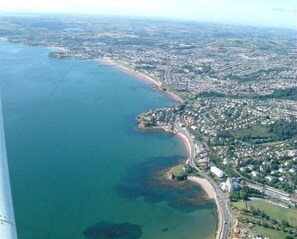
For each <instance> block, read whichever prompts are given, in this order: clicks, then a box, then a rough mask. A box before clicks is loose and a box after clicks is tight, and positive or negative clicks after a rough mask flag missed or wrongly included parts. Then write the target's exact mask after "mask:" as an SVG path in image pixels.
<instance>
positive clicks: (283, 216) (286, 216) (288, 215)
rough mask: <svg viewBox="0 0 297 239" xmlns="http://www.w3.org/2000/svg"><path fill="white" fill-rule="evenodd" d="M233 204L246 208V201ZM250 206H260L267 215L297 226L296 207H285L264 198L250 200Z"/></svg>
mask: <svg viewBox="0 0 297 239" xmlns="http://www.w3.org/2000/svg"><path fill="white" fill-rule="evenodd" d="M233 205H234V206H236V207H237V208H240V209H244V208H245V203H244V202H236V203H233ZM248 206H249V207H250V206H253V207H255V208H259V210H261V211H264V212H265V213H266V214H267V215H269V216H270V217H272V218H274V219H276V220H278V221H279V222H281V220H286V221H288V222H289V224H291V225H292V226H295V227H297V210H296V209H293V208H284V207H281V206H278V205H275V204H272V203H269V202H267V201H264V200H252V201H249V202H248Z"/></svg>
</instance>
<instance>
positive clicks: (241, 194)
mask: <svg viewBox="0 0 297 239" xmlns="http://www.w3.org/2000/svg"><path fill="white" fill-rule="evenodd" d="M249 197H263V193H262V192H260V191H259V190H257V189H253V188H249V187H247V186H243V187H242V188H241V190H240V191H233V192H231V193H230V194H229V199H230V201H232V202H237V201H239V200H247V199H248V198H249Z"/></svg>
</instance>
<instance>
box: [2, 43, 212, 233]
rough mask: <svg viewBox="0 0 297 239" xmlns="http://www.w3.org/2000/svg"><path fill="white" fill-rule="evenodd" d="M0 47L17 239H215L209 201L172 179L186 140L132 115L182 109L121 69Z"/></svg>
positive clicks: (43, 52)
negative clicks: (143, 125) (147, 127)
mask: <svg viewBox="0 0 297 239" xmlns="http://www.w3.org/2000/svg"><path fill="white" fill-rule="evenodd" d="M51 51H53V50H52V49H49V48H45V47H31V46H26V45H23V44H18V43H8V42H7V41H4V40H1V41H0V89H1V97H2V104H3V117H4V124H5V134H6V144H7V154H8V162H9V170H10V179H11V187H12V196H13V202H14V210H15V217H16V224H17V230H18V236H19V239H109V238H119V239H138V238H142V239H167V238H168V239H169V238H170V239H207V238H214V235H215V231H216V228H217V211H216V205H215V203H214V201H213V200H210V199H208V198H207V195H206V194H205V192H204V191H203V190H202V189H201V188H200V187H199V186H198V185H196V184H193V183H191V182H176V181H170V180H168V179H167V178H166V172H167V171H168V169H169V168H170V167H172V166H174V165H176V164H178V163H181V162H183V161H184V160H185V159H186V157H187V152H186V150H185V148H184V145H183V144H182V142H181V141H180V140H179V139H178V138H177V137H176V136H174V135H172V134H168V133H165V132H161V131H160V132H158V131H152V132H144V131H140V130H139V129H138V128H137V125H136V120H135V118H136V117H137V115H139V114H140V113H142V112H146V111H148V110H150V109H153V108H160V107H168V106H173V105H176V104H177V102H175V101H173V100H172V99H170V98H169V97H168V95H166V94H164V93H162V92H158V91H156V90H154V89H152V85H151V84H150V83H148V82H145V81H141V80H139V79H137V78H136V77H135V76H132V75H130V74H128V73H126V72H123V71H121V70H120V69H118V68H116V67H114V66H109V65H102V64H101V63H99V62H95V61H91V60H77V59H72V60H70V59H53V58H50V57H49V53H50V52H51Z"/></svg>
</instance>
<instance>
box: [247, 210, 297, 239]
mask: <svg viewBox="0 0 297 239" xmlns="http://www.w3.org/2000/svg"><path fill="white" fill-rule="evenodd" d="M242 211H243V212H244V213H247V214H252V215H253V216H255V217H257V218H260V219H262V220H263V221H262V220H254V219H253V220H251V219H249V218H241V221H242V222H244V223H253V224H257V225H259V226H263V227H266V228H271V229H276V230H279V231H280V230H281V231H283V232H287V233H289V234H291V235H292V234H293V235H295V236H296V235H297V231H296V230H295V229H294V228H293V226H291V225H290V224H289V222H288V221H286V220H281V221H277V220H276V219H274V218H272V217H270V216H269V215H268V214H267V213H265V212H263V211H261V210H259V209H258V208H255V207H253V206H251V207H250V209H249V210H246V209H243V210H242ZM290 238H295V237H291V236H289V235H288V236H287V237H286V239H290Z"/></svg>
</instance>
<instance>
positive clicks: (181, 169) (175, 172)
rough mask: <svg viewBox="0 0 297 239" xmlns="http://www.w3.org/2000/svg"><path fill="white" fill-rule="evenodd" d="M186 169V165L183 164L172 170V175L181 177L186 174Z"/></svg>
mask: <svg viewBox="0 0 297 239" xmlns="http://www.w3.org/2000/svg"><path fill="white" fill-rule="evenodd" d="M184 167H185V165H183V164H181V165H177V166H175V167H173V168H171V169H170V173H172V174H173V175H174V176H176V177H177V176H180V175H183V174H184Z"/></svg>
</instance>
